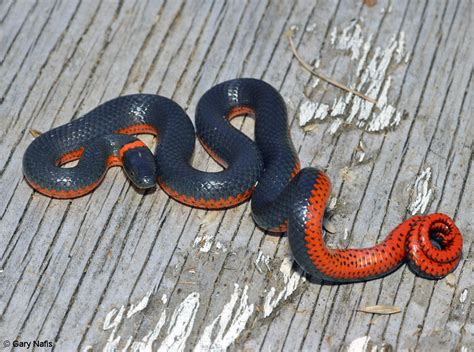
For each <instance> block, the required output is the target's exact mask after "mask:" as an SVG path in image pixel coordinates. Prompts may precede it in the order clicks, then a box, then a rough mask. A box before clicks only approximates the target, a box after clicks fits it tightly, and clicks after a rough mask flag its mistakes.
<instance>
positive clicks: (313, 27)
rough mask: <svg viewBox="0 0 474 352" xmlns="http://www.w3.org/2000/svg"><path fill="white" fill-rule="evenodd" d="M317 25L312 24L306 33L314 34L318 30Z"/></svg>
mask: <svg viewBox="0 0 474 352" xmlns="http://www.w3.org/2000/svg"><path fill="white" fill-rule="evenodd" d="M316 27H317V24H316V22H315V23H313V24H310V25H309V26H308V27H306V32H314V31H315V30H316Z"/></svg>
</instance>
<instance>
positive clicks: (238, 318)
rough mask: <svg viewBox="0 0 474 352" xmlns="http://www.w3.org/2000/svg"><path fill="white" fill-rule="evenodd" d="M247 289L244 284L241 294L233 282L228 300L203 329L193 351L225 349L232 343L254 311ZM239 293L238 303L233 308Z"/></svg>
mask: <svg viewBox="0 0 474 352" xmlns="http://www.w3.org/2000/svg"><path fill="white" fill-rule="evenodd" d="M247 291H248V286H247V285H245V287H244V289H243V292H242V294H241V290H240V289H239V285H238V284H234V292H233V293H232V295H231V297H230V301H229V302H228V303H226V304H225V305H224V307H223V309H222V312H221V313H220V314H219V315H218V316H217V317H216V318H215V319H214V320H213V321H212V323H211V324H210V325H208V326H207V327H206V328H205V329H204V332H203V334H202V336H201V338H200V339H199V341H198V342H197V344H196V347H195V348H194V351H196V352H199V351H225V350H227V348H228V347H229V346H230V345H231V344H232V343H234V341H235V340H236V339H237V338H238V337H239V335H240V334H241V333H242V331H243V330H244V329H245V326H246V325H247V322H248V320H249V319H250V316H251V315H252V313H253V311H254V305H253V304H250V305H249V304H248V295H247ZM239 295H240V300H239V304H238V307H237V308H235V307H236V305H237V300H238V298H239ZM213 335H214V336H213Z"/></svg>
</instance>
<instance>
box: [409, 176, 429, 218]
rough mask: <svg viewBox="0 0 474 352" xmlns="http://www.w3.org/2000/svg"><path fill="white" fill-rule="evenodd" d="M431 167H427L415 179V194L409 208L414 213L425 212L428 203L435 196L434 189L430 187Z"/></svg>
mask: <svg viewBox="0 0 474 352" xmlns="http://www.w3.org/2000/svg"><path fill="white" fill-rule="evenodd" d="M430 180H431V168H430V167H427V168H426V169H425V170H423V171H422V172H421V174H420V175H418V177H417V178H416V180H415V185H414V186H413V192H414V196H413V197H412V199H413V200H412V202H411V204H410V205H409V207H408V210H409V211H410V213H411V214H412V215H415V214H424V213H425V211H426V208H427V207H428V204H429V203H430V202H431V200H432V197H433V190H432V189H431V188H430Z"/></svg>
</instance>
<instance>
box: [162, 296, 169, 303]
mask: <svg viewBox="0 0 474 352" xmlns="http://www.w3.org/2000/svg"><path fill="white" fill-rule="evenodd" d="M161 303H163V304H166V303H168V296H167V295H166V294H164V295H163V296H161Z"/></svg>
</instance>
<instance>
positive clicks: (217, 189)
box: [23, 78, 462, 283]
mask: <svg viewBox="0 0 474 352" xmlns="http://www.w3.org/2000/svg"><path fill="white" fill-rule="evenodd" d="M242 115H248V116H251V117H253V118H254V120H255V127H254V129H255V131H254V132H255V133H254V135H255V137H254V139H251V138H250V137H248V136H247V135H245V134H244V133H243V132H241V131H240V130H239V129H237V128H235V127H234V126H233V125H232V123H231V120H232V119H233V118H235V117H237V116H242ZM141 133H147V134H152V135H155V136H156V137H157V140H158V143H157V146H156V149H155V151H154V153H152V152H151V150H150V149H149V148H148V147H147V146H146V145H145V144H144V143H143V142H142V141H141V140H140V139H138V138H137V137H136V136H135V135H136V134H141ZM196 136H197V138H198V139H199V141H200V143H201V144H202V146H203V147H204V149H205V150H206V151H207V152H208V153H209V154H210V156H211V157H212V158H213V159H214V160H215V161H217V162H218V163H219V164H220V165H221V166H222V170H221V171H217V172H205V171H202V170H199V169H197V168H196V167H194V166H193V165H192V157H193V153H194V148H195V144H196ZM74 160H76V161H77V164H76V165H75V166H73V167H64V165H65V164H67V163H69V162H71V161H74ZM112 166H121V167H122V168H123V169H124V171H125V174H126V176H127V177H128V179H129V180H130V181H131V183H132V184H133V186H134V187H136V188H138V189H145V190H146V189H149V188H153V187H156V184H158V185H159V186H160V187H161V188H162V189H163V190H164V191H165V192H166V193H167V194H168V195H169V196H170V197H172V198H174V199H175V200H177V201H178V202H180V203H183V204H185V205H188V206H191V207H196V208H203V209H226V208H230V207H234V206H236V205H238V204H240V203H242V202H244V201H246V200H248V199H249V198H251V205H250V208H251V211H252V216H253V219H254V221H255V223H256V224H257V226H258V227H260V228H261V229H263V230H266V231H269V232H287V236H288V240H289V246H290V250H291V253H292V255H293V258H294V259H295V261H296V262H297V264H298V265H299V266H300V267H301V268H302V269H303V270H304V271H305V272H306V273H308V274H309V275H310V276H311V277H314V278H315V279H317V280H321V281H323V282H329V283H351V282H360V281H367V280H373V279H378V278H381V277H383V276H385V275H387V274H389V273H391V272H393V271H395V270H396V269H397V268H399V267H400V266H401V265H402V264H404V263H406V264H408V266H409V268H410V269H411V270H412V271H413V272H414V273H415V274H416V275H418V276H420V277H423V278H428V279H440V278H442V277H444V276H446V275H447V274H448V273H450V272H452V271H454V270H455V269H456V267H457V265H458V263H459V262H460V259H461V257H462V235H461V233H460V231H459V229H458V228H457V226H456V224H455V223H454V221H453V220H452V219H451V218H450V217H449V216H448V215H445V214H442V213H435V214H430V215H416V216H413V217H410V218H408V219H407V220H405V221H403V222H402V223H401V224H400V225H398V226H397V227H396V228H395V229H394V230H393V231H391V232H390V233H389V235H388V236H387V237H386V238H385V239H384V240H383V241H382V242H380V243H378V244H377V245H375V246H372V247H369V248H339V249H337V248H330V247H328V246H327V245H326V243H325V238H324V237H325V231H324V228H323V220H324V219H325V213H326V210H325V209H326V206H327V204H328V201H329V198H330V194H331V181H330V179H329V177H328V175H327V174H326V173H325V172H324V171H323V170H322V169H319V168H315V167H305V168H301V163H300V160H299V158H298V155H297V152H296V150H295V147H294V145H293V142H292V139H291V135H290V128H289V125H288V112H287V108H286V104H285V101H284V99H283V98H282V96H281V95H280V94H279V92H278V91H277V90H276V89H275V88H273V87H272V86H271V85H270V84H268V83H266V82H264V81H262V80H259V79H253V78H239V79H233V80H229V81H225V82H222V83H220V84H217V85H215V86H214V87H212V88H211V89H209V90H208V91H207V92H206V93H205V94H204V95H203V96H202V97H201V98H200V99H199V101H198V104H197V106H196V111H195V126H194V125H193V123H192V121H191V119H190V118H189V116H188V115H187V113H186V112H185V111H184V110H183V109H182V108H181V107H180V106H179V105H178V104H177V103H176V102H174V101H173V100H171V99H168V98H166V97H163V96H159V95H154V94H142V93H140V94H133V95H126V96H120V97H118V98H115V99H112V100H109V101H107V102H105V103H103V104H101V105H99V106H97V107H96V108H94V109H93V110H91V111H90V112H88V113H86V114H84V115H83V116H81V117H79V118H77V119H74V120H72V121H71V122H69V123H66V124H64V125H62V126H59V127H56V128H53V129H51V130H49V131H47V132H45V133H43V134H41V135H40V136H38V137H37V138H35V139H34V140H33V141H32V142H31V144H30V145H29V146H28V147H27V149H26V151H25V154H24V158H23V173H24V176H25V178H26V180H27V182H28V183H29V184H30V185H31V186H32V187H33V188H34V189H35V190H36V191H38V192H40V193H42V194H44V195H46V196H49V197H53V198H61V199H70V198H75V197H80V196H83V195H85V194H87V193H89V192H91V191H92V190H94V189H95V188H96V187H97V186H98V185H99V184H100V183H101V181H102V180H103V179H104V176H105V174H106V173H107V170H108V169H109V168H110V167H112Z"/></svg>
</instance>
